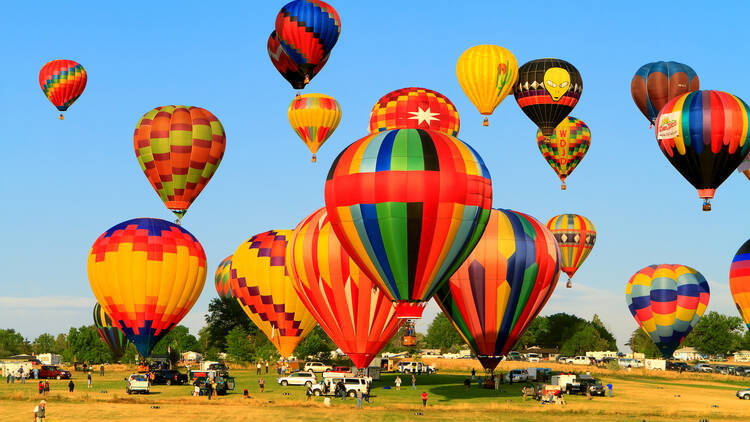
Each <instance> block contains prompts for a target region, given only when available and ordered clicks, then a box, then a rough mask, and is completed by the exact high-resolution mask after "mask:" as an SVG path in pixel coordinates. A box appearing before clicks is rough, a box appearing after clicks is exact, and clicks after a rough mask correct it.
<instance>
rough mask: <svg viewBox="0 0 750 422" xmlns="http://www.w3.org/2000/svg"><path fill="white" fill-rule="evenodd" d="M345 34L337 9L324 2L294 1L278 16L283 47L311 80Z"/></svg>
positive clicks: (279, 36)
mask: <svg viewBox="0 0 750 422" xmlns="http://www.w3.org/2000/svg"><path fill="white" fill-rule="evenodd" d="M339 33H341V20H340V19H339V14H338V13H337V12H336V9H334V8H333V7H331V5H329V4H328V3H325V2H322V1H320V0H294V1H292V2H289V3H287V4H286V5H285V6H284V7H282V8H281V11H279V14H278V15H277V16H276V34H277V36H278V39H279V42H280V43H281V47H282V48H283V49H284V51H285V52H286V54H287V55H288V56H289V58H290V59H292V61H294V62H295V63H297V65H299V67H300V69H301V70H302V71H303V73H305V75H306V76H307V77H308V81H307V82H309V78H310V77H312V72H313V69H314V68H315V67H316V66H318V65H320V64H321V63H324V62H325V61H326V60H327V59H328V55H329V54H331V50H332V49H333V46H334V45H336V41H338V39H339Z"/></svg>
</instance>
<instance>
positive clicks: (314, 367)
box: [303, 362, 333, 372]
mask: <svg viewBox="0 0 750 422" xmlns="http://www.w3.org/2000/svg"><path fill="white" fill-rule="evenodd" d="M331 369H333V368H331V367H330V366H329V365H326V364H324V363H323V362H307V363H305V368H304V369H303V371H308V372H325V371H330V370H331Z"/></svg>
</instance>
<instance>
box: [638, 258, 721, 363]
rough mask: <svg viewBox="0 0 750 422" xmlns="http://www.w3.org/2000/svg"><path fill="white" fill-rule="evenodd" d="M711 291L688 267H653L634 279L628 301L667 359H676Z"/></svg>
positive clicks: (645, 269)
mask: <svg viewBox="0 0 750 422" xmlns="http://www.w3.org/2000/svg"><path fill="white" fill-rule="evenodd" d="M709 297H710V292H709V289H708V282H707V281H706V279H705V278H704V277H703V275H702V274H701V273H699V272H698V271H696V270H694V269H692V268H690V267H688V266H685V265H671V264H662V265H649V266H648V267H646V268H643V269H642V270H640V271H638V272H637V273H635V275H633V277H631V278H630V280H629V281H628V284H627V286H626V287H625V302H626V303H627V305H628V309H629V310H630V313H631V314H633V318H635V320H636V321H637V322H638V325H640V326H641V328H643V330H644V331H645V332H647V333H648V334H649V335H650V336H651V340H653V341H654V343H655V344H656V346H657V347H658V348H659V350H660V351H661V353H662V355H663V356H664V358H665V359H669V358H671V357H672V354H673V353H674V351H675V350H676V349H677V347H679V345H680V343H681V342H682V340H684V339H685V336H687V335H688V334H689V333H690V331H692V330H693V328H695V325H696V324H698V320H700V318H701V316H703V313H704V312H706V307H707V306H708V299H709Z"/></svg>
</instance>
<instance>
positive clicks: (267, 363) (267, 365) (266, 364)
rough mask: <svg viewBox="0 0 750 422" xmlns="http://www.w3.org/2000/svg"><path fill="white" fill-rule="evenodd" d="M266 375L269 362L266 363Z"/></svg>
mask: <svg viewBox="0 0 750 422" xmlns="http://www.w3.org/2000/svg"><path fill="white" fill-rule="evenodd" d="M266 374H268V361H266Z"/></svg>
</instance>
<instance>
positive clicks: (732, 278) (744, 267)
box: [729, 240, 750, 328]
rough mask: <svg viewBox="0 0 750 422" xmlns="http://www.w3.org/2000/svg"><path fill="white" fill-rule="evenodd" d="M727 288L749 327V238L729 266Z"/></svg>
mask: <svg viewBox="0 0 750 422" xmlns="http://www.w3.org/2000/svg"><path fill="white" fill-rule="evenodd" d="M729 289H730V290H731V291H732V299H734V304H735V305H737V311H739V313H740V316H742V319H743V320H744V321H745V324H747V327H748V328H750V240H748V241H747V242H745V243H743V244H742V246H740V249H739V250H738V251H737V253H736V254H735V255H734V259H732V266H731V267H730V268H729Z"/></svg>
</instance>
